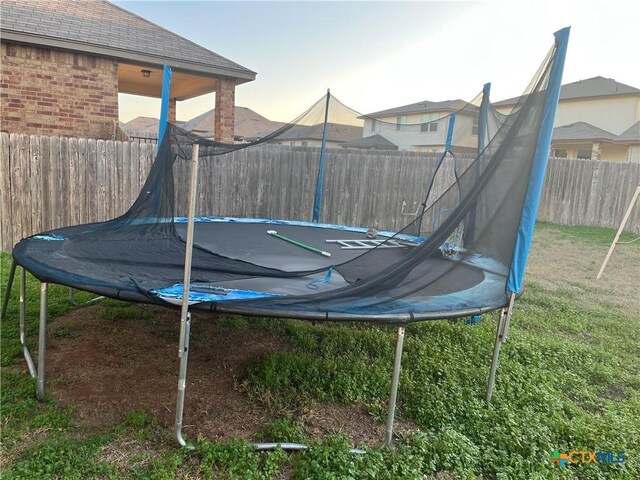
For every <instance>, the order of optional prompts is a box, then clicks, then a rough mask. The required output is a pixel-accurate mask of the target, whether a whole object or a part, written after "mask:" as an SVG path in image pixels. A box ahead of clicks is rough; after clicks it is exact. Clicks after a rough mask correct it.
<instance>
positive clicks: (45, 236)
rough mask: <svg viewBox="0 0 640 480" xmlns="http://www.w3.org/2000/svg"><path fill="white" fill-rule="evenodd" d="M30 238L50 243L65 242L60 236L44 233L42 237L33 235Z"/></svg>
mask: <svg viewBox="0 0 640 480" xmlns="http://www.w3.org/2000/svg"><path fill="white" fill-rule="evenodd" d="M31 238H35V239H37V240H46V241H48V242H50V241H58V242H59V241H61V240H65V238H64V237H62V236H60V235H56V234H55V233H45V234H42V235H34V236H33V237H31Z"/></svg>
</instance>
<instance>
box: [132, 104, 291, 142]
mask: <svg viewBox="0 0 640 480" xmlns="http://www.w3.org/2000/svg"><path fill="white" fill-rule="evenodd" d="M234 110H235V113H234V118H235V135H234V136H235V141H237V142H241V141H243V140H245V139H246V138H247V137H250V138H251V137H255V136H256V135H258V134H259V132H264V131H274V130H277V129H279V128H281V127H282V126H283V125H285V124H284V123H282V122H275V121H272V120H269V119H268V118H265V117H263V116H262V115H260V114H259V113H256V112H254V111H253V110H251V109H250V108H246V107H235V109H234ZM177 124H178V126H179V127H180V128H183V129H185V130H187V131H189V132H192V133H195V134H196V135H200V136H201V137H205V138H214V132H213V128H214V125H215V109H214V110H209V111H208V112H205V113H202V114H200V115H198V116H196V117H194V118H192V119H191V120H188V121H186V122H177ZM121 127H122V129H123V130H124V131H125V132H127V134H129V136H131V137H154V138H155V137H156V136H157V134H158V119H157V118H150V117H136V118H134V119H133V120H130V121H128V122H127V123H124V124H121Z"/></svg>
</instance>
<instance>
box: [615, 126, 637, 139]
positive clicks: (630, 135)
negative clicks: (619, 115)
mask: <svg viewBox="0 0 640 480" xmlns="http://www.w3.org/2000/svg"><path fill="white" fill-rule="evenodd" d="M616 142H620V143H640V121H638V122H636V123H634V124H633V125H631V126H630V127H629V128H627V129H626V130H625V131H624V132H622V133H621V134H620V135H618V138H616Z"/></svg>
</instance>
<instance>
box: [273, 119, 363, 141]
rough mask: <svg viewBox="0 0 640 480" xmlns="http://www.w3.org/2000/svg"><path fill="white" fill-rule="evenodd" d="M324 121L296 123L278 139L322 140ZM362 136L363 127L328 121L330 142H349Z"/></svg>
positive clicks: (328, 138)
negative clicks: (309, 123)
mask: <svg viewBox="0 0 640 480" xmlns="http://www.w3.org/2000/svg"><path fill="white" fill-rule="evenodd" d="M323 128H324V124H323V123H318V124H317V125H311V126H304V125H296V126H294V127H293V128H291V130H289V131H288V132H286V133H285V134H284V135H282V136H281V137H279V138H278V140H322V131H323ZM361 137H362V127H356V126H353V125H343V124H341V123H327V140H328V141H330V142H347V141H349V140H354V139H356V138H361Z"/></svg>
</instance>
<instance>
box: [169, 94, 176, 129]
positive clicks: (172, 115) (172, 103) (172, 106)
mask: <svg viewBox="0 0 640 480" xmlns="http://www.w3.org/2000/svg"><path fill="white" fill-rule="evenodd" d="M169 122H171V123H176V99H175V98H170V99H169Z"/></svg>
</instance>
